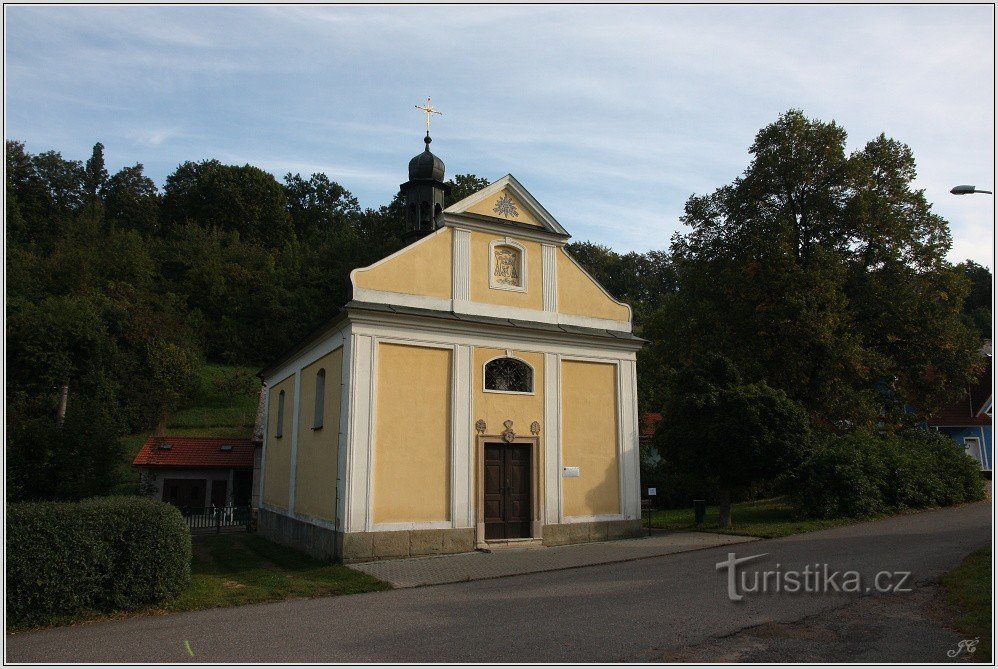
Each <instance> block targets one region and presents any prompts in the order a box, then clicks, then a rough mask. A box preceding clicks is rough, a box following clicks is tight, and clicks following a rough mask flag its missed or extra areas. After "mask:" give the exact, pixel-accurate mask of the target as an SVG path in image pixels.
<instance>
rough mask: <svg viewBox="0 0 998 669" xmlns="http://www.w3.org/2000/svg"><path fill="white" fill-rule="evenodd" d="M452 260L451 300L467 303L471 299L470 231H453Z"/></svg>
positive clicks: (457, 229)
mask: <svg viewBox="0 0 998 669" xmlns="http://www.w3.org/2000/svg"><path fill="white" fill-rule="evenodd" d="M453 255H454V260H453V263H454V264H453V267H452V268H451V281H452V293H453V294H452V295H451V297H452V299H453V300H454V301H455V302H458V301H460V302H467V301H469V300H470V299H471V231H470V230H461V229H460V228H456V229H455V230H454V251H453Z"/></svg>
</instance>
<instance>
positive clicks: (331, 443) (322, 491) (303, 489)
mask: <svg viewBox="0 0 998 669" xmlns="http://www.w3.org/2000/svg"><path fill="white" fill-rule="evenodd" d="M319 370H324V371H325V382H324V392H323V399H322V404H323V410H322V427H319V428H316V427H315V418H316V416H315V406H316V405H315V396H316V387H317V378H318V374H319ZM342 375H343V349H342V348H338V349H336V350H335V351H333V352H332V353H329V354H327V355H325V356H323V357H322V358H319V359H318V360H317V361H315V362H314V363H312V364H311V365H309V366H308V367H305V368H304V369H302V370H301V402H299V409H298V448H297V456H298V464H297V468H296V470H295V471H296V475H297V477H298V481H297V483H296V485H295V512H296V513H303V514H305V515H308V516H312V517H313V518H321V519H323V520H329V521H332V520H335V518H336V487H337V484H338V481H337V480H336V479H337V476H336V465H337V458H338V456H339V445H340V440H339V432H340V397H341V392H340V391H341V387H342V386H341V384H342V379H343V376H342Z"/></svg>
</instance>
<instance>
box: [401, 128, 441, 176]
mask: <svg viewBox="0 0 998 669" xmlns="http://www.w3.org/2000/svg"><path fill="white" fill-rule="evenodd" d="M423 141H424V142H426V148H425V149H424V150H423V152H422V153H421V154H419V155H418V156H415V157H414V158H413V159H412V160H410V161H409V180H410V181H414V180H416V179H432V180H434V181H443V180H444V161H442V160H440V159H439V158H437V157H436V156H435V155H433V154H432V153H430V142H432V141H433V140H432V139H430V136H429V134H427V135H426V137H425V138H424V139H423Z"/></svg>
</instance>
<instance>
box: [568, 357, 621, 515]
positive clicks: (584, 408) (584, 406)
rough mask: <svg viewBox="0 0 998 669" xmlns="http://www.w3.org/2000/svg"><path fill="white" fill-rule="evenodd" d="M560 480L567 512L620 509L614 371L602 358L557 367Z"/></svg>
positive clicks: (615, 379)
mask: <svg viewBox="0 0 998 669" xmlns="http://www.w3.org/2000/svg"><path fill="white" fill-rule="evenodd" d="M561 397H562V407H561V410H562V419H561V424H562V435H561V439H562V465H563V466H566V467H578V468H579V471H580V475H579V477H578V478H565V479H562V495H563V504H564V511H565V515H566V516H596V515H609V514H616V513H620V478H619V467H620V464H619V457H618V449H617V437H618V431H617V370H616V366H615V365H612V364H605V363H593V362H577V361H573V360H565V361H563V362H562V367H561Z"/></svg>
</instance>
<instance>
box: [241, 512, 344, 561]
mask: <svg viewBox="0 0 998 669" xmlns="http://www.w3.org/2000/svg"><path fill="white" fill-rule="evenodd" d="M257 514H258V515H257V531H258V532H259V533H260V535H261V536H263V537H266V538H267V539H270V540H271V541H274V542H277V543H279V544H281V545H283V546H287V547H289V548H294V549H295V550H299V551H301V552H302V553H305V554H307V555H311V556H312V557H314V558H316V559H319V560H338V559H339V558H340V545H341V542H342V536H343V535H342V534H340V533H339V532H337V531H336V530H332V529H329V528H327V527H320V526H319V525H314V524H312V523H307V522H305V521H303V520H298V519H297V518H292V517H290V516H285V515H283V514H280V513H274V512H273V511H268V510H267V509H260V510H259V511H258V512H257Z"/></svg>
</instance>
